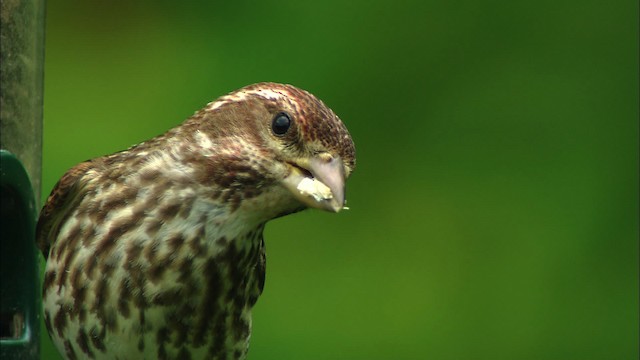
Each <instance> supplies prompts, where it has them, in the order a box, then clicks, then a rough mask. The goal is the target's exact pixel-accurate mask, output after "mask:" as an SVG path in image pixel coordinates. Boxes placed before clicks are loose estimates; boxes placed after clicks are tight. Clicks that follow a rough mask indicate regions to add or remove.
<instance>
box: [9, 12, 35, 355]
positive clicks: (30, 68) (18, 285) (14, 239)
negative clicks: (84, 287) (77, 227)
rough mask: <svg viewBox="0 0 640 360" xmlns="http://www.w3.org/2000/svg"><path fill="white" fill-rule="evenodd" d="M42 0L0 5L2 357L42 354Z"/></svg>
mask: <svg viewBox="0 0 640 360" xmlns="http://www.w3.org/2000/svg"><path fill="white" fill-rule="evenodd" d="M43 60H44V0H0V246H1V247H0V358H2V359H38V358H39V356H40V346H39V345H40V340H39V333H40V322H39V318H40V290H39V288H40V284H39V280H38V274H39V270H38V264H39V261H38V260H39V255H38V253H37V250H36V246H35V222H36V216H37V209H38V207H37V202H38V200H39V198H40V179H41V176H40V175H41V161H42V93H43V88H42V82H43V65H44V63H43Z"/></svg>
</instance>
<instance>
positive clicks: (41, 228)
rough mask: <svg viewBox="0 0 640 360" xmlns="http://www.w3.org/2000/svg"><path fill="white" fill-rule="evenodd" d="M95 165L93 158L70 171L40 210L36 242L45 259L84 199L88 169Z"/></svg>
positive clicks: (55, 187) (54, 188)
mask: <svg viewBox="0 0 640 360" xmlns="http://www.w3.org/2000/svg"><path fill="white" fill-rule="evenodd" d="M93 167H94V162H93V161H92V160H89V161H85V162H83V163H80V164H78V165H76V166H74V167H73V168H71V169H70V170H69V171H67V173H66V174H64V176H62V178H61V179H60V180H59V181H58V183H57V184H56V186H54V187H53V190H52V191H51V194H50V195H49V197H48V198H47V201H46V202H45V204H44V207H43V208H42V211H41V212H40V218H39V219H38V225H37V227H36V243H37V245H38V248H39V249H40V251H42V254H43V255H44V257H45V259H46V258H47V257H48V256H49V249H50V248H51V245H52V244H53V242H54V241H55V239H56V238H57V237H58V233H59V231H60V226H61V225H62V224H63V223H64V221H65V220H66V219H67V217H69V215H70V214H71V213H72V210H73V209H74V208H75V205H77V204H78V202H79V201H80V200H82V195H81V194H85V193H86V192H85V191H83V190H84V188H85V186H86V184H87V182H88V180H89V176H88V171H89V170H90V169H92V168H93Z"/></svg>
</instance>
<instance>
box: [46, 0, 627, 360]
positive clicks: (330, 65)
mask: <svg viewBox="0 0 640 360" xmlns="http://www.w3.org/2000/svg"><path fill="white" fill-rule="evenodd" d="M46 29H47V30H46V66H45V109H44V158H43V162H44V168H43V174H44V175H43V199H44V196H46V195H47V194H48V193H49V191H50V190H51V188H52V187H53V185H54V183H55V182H56V180H57V179H58V178H59V177H60V176H61V175H62V174H63V173H64V172H65V171H66V170H67V169H68V168H69V167H71V166H73V165H74V164H76V163H78V162H80V161H83V160H85V159H88V158H92V157H95V156H100V155H103V154H106V153H111V152H115V151H117V150H121V149H124V148H126V147H128V146H130V145H132V144H134V143H137V142H140V141H143V140H145V139H148V138H150V137H152V136H155V135H157V134H159V133H162V132H164V131H165V130H167V129H169V128H170V127H173V126H175V125H177V124H179V123H180V122H181V121H182V120H183V119H185V118H187V117H188V116H190V115H191V114H192V113H193V112H194V111H195V110H197V109H199V108H200V107H202V106H203V105H204V104H206V103H207V102H209V101H211V100H213V99H214V98H216V97H218V96H220V95H223V94H225V93H227V92H229V91H232V90H234V89H236V88H239V87H242V86H244V85H247V84H250V83H255V82H259V81H276V82H285V83H291V84H294V85H296V86H299V87H302V88H304V89H307V90H309V91H310V92H312V93H314V94H315V95H317V96H318V97H319V98H321V99H323V100H324V101H325V102H326V103H327V104H328V105H329V106H330V107H331V108H332V109H333V110H334V111H335V112H336V113H337V114H339V116H340V117H341V118H342V119H343V120H344V122H345V123H346V124H347V126H348V127H349V129H350V131H351V134H352V135H353V138H354V140H355V143H356V147H357V151H358V167H357V170H356V172H355V173H354V175H353V177H352V178H351V179H350V182H349V188H348V190H349V191H348V198H349V206H350V208H351V210H350V211H348V212H343V213H340V214H339V215H333V214H327V213H321V212H319V211H307V212H304V213H301V214H297V215H294V216H289V217H286V218H282V219H279V220H276V221H273V222H271V223H270V224H269V225H268V227H267V229H266V235H265V237H266V243H267V252H268V271H267V284H266V289H265V292H264V294H263V296H262V297H261V299H260V301H259V302H258V304H257V306H256V307H255V309H254V332H253V338H252V343H251V350H250V352H249V358H250V359H637V358H638V280H639V279H638V251H639V249H638V131H639V129H638V116H639V114H638V2H637V1H618V2H609V1H595V0H586V1H584V0H583V1H568V0H554V1H547V0H543V1H535V2H524V1H507V0H502V1H474V0H458V1H445V0H427V1H394V2H389V1H349V2H347V1H337V0H334V1H318V2H300V1H288V2H265V1H262V2H258V1H255V2H248V1H235V2H230V1H227V2H218V1H209V2H177V1H168V0H164V1H124V0H116V1H109V2H98V1H79V0H76V1H70V0H58V1H49V2H48V7H47V23H46ZM44 337H45V342H46V343H45V344H44V352H43V358H45V359H56V356H57V355H54V350H53V349H52V348H51V345H50V344H49V342H48V338H47V337H46V335H45V336H44Z"/></svg>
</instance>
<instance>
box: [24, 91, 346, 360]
mask: <svg viewBox="0 0 640 360" xmlns="http://www.w3.org/2000/svg"><path fill="white" fill-rule="evenodd" d="M354 167H355V148H354V145H353V142H352V140H351V136H350V135H349V132H348V131H347V129H346V127H345V126H344V124H343V123H342V122H341V121H340V119H339V118H338V117H337V116H336V115H335V114H334V113H333V111H331V109H329V108H328V107H326V106H325V105H324V103H322V102H321V101H320V100H318V99H317V98H316V97H314V96H313V95H311V94H309V93H308V92H306V91H304V90H300V89H298V88H296V87H293V86H290V85H281V84H275V83H259V84H255V85H250V86H247V87H244V88H242V89H239V90H237V91H235V92H232V93H230V94H228V95H226V96H223V97H221V98H219V99H218V100H216V101H214V102H211V103H209V104H208V105H207V106H206V107H205V108H203V109H202V110H200V111H198V112H196V113H195V114H194V115H193V116H192V117H191V118H189V119H187V120H186V121H185V122H183V123H182V124H181V125H179V126H177V127H175V128H173V129H171V130H169V131H167V132H166V133H165V134H163V135H160V136H158V137H155V138H153V139H151V140H149V141H146V142H143V143H141V144H138V145H135V146H133V147H131V148H129V149H128V150H125V151H121V152H118V153H115V154H112V155H107V156H103V157H99V158H96V159H92V160H89V161H86V162H83V163H81V164H79V165H77V166H75V167H73V168H72V169H71V170H69V171H68V172H67V173H66V174H65V175H64V176H63V177H62V179H60V181H59V182H58V183H57V185H56V186H55V188H54V189H53V191H52V192H51V195H50V196H49V198H48V200H47V202H46V204H45V206H44V208H43V209H42V212H41V214H40V219H39V221H38V228H37V241H38V245H39V247H40V249H41V250H42V252H43V254H44V256H45V257H46V258H47V265H46V270H45V275H44V284H43V304H44V314H45V323H46V326H47V329H48V331H49V334H50V336H51V337H52V339H53V342H54V343H55V345H56V346H57V348H58V349H59V351H60V352H61V353H63V354H64V355H65V357H66V358H67V359H79V358H89V359H93V358H95V359H143V358H146V359H200V358H208V359H243V358H245V356H246V353H247V350H248V346H249V337H250V334H251V308H252V307H253V305H254V304H255V302H256V300H257V299H258V296H259V295H260V294H261V292H262V289H263V286H264V276H265V246H264V241H263V237H262V232H263V229H264V226H265V223H266V222H267V221H269V220H271V219H274V218H276V217H279V216H283V215H287V214H290V213H293V212H296V211H300V210H303V209H304V208H307V207H312V208H318V209H323V210H328V211H332V212H338V211H340V210H341V209H342V208H343V207H344V204H345V195H344V186H345V181H346V179H347V177H348V176H349V175H350V174H351V172H352V171H353V169H354Z"/></svg>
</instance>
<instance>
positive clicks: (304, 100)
mask: <svg viewBox="0 0 640 360" xmlns="http://www.w3.org/2000/svg"><path fill="white" fill-rule="evenodd" d="M194 118H195V120H197V123H198V125H197V126H198V130H197V134H196V136H195V138H194V141H195V142H197V143H200V144H201V145H202V147H207V146H209V147H210V146H212V144H215V145H218V147H220V148H221V149H222V150H218V152H217V154H216V159H224V160H221V161H222V163H219V164H216V165H215V166H214V165H212V166H214V167H217V169H220V171H216V170H215V169H213V173H214V174H217V175H218V177H219V178H222V181H223V182H224V183H225V185H227V186H231V187H233V186H236V187H237V188H238V189H240V188H243V190H244V198H251V197H258V196H259V195H262V194H263V193H265V192H270V193H271V197H269V196H268V195H264V196H263V199H262V200H263V202H264V201H265V200H266V201H268V202H269V205H270V206H271V205H273V206H275V203H279V204H280V205H278V207H284V208H282V209H280V214H286V213H290V212H294V211H298V210H301V209H303V208H305V207H311V208H317V209H321V210H326V211H331V212H338V211H340V210H342V209H343V208H344V207H345V201H346V200H345V182H346V179H347V178H348V177H349V175H350V174H351V173H352V171H353V170H354V168H355V162H356V159H355V147H354V144H353V141H352V139H351V136H350V134H349V132H348V130H347V128H346V127H345V125H344V124H343V123H342V121H341V120H340V118H338V116H337V115H336V114H335V113H334V112H333V111H332V110H331V109H329V108H328V107H327V106H326V105H325V104H324V103H323V102H322V101H320V100H319V99H317V98H316V97H315V96H313V95H312V94H310V93H308V92H306V91H304V90H301V89H298V88H296V87H294V86H291V85H283V84H276V83H258V84H254V85H250V86H247V87H244V88H241V89H239V90H236V91H234V92H232V93H230V94H228V95H226V96H223V97H221V98H219V99H217V100H216V101H213V102H211V103H209V104H208V105H207V106H206V107H205V108H204V109H203V110H201V111H200V112H199V113H196V115H194ZM220 145H221V146H220ZM221 152H222V153H224V154H225V155H224V156H220V153H221ZM222 169H224V170H222ZM211 173H212V172H209V174H211ZM213 177H216V176H213ZM247 189H250V191H247ZM273 194H277V196H276V195H273ZM283 197H284V200H282V198H283Z"/></svg>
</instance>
